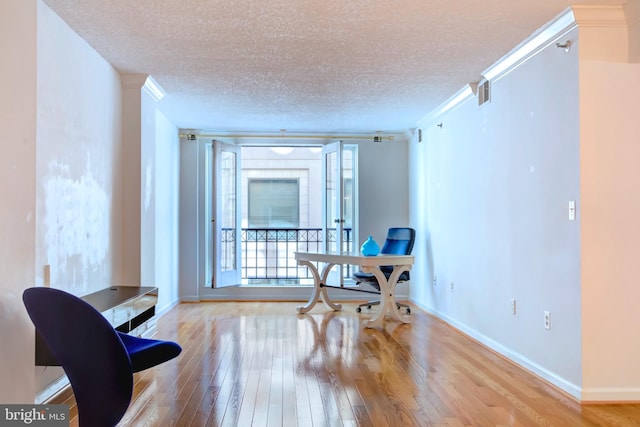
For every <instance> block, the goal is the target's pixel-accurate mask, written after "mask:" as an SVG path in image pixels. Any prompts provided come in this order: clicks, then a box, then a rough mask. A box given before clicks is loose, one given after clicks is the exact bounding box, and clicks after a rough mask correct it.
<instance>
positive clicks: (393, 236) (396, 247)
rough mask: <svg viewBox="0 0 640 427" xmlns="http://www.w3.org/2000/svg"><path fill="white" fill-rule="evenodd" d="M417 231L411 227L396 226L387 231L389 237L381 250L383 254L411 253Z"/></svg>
mask: <svg viewBox="0 0 640 427" xmlns="http://www.w3.org/2000/svg"><path fill="white" fill-rule="evenodd" d="M415 240H416V231H415V230H414V229H413V228H409V227H394V228H390V229H389V230H388V231H387V239H386V240H385V242H384V245H383V246H382V249H381V250H380V252H381V253H383V254H393V255H411V251H412V250H413V244H414V242H415Z"/></svg>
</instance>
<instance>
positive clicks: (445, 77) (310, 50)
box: [44, 0, 635, 133]
mask: <svg viewBox="0 0 640 427" xmlns="http://www.w3.org/2000/svg"><path fill="white" fill-rule="evenodd" d="M633 1H635V0H633ZM44 3H45V4H47V5H48V6H49V7H51V9H52V10H53V11H54V12H56V13H57V14H58V15H59V16H60V17H61V18H62V19H63V20H65V21H66V22H67V23H68V24H69V26H70V27H71V28H72V29H73V30H74V31H76V32H77V33H78V34H79V35H80V36H81V37H83V38H84V39H85V40H86V41H87V42H88V43H89V44H90V45H92V46H93V47H94V48H95V49H96V50H97V51H98V52H99V53H100V54H101V55H102V56H103V57H104V58H106V59H107V60H108V61H109V62H110V63H111V64H112V65H113V66H114V67H115V68H117V69H118V70H119V71H121V72H125V73H144V74H150V75H152V76H153V78H154V79H155V80H156V81H157V82H158V84H159V85H160V86H162V88H163V89H164V90H165V91H166V96H165V98H164V99H163V100H162V101H161V103H160V108H161V110H162V111H164V112H165V114H166V115H167V116H168V117H169V118H170V119H171V120H172V121H173V122H174V123H175V124H176V125H177V126H179V127H181V128H193V129H206V130H216V131H230V132H247V131H253V132H273V131H279V130H281V129H287V131H291V132H320V133H334V132H372V131H384V132H401V131H406V130H407V129H409V128H411V127H415V125H416V123H417V122H418V121H419V120H420V119H421V118H423V117H424V116H426V115H427V114H428V113H429V112H430V111H432V110H433V109H434V108H435V107H437V106H438V105H440V104H441V103H442V102H444V101H445V100H446V99H447V98H449V97H450V96H451V95H452V94H454V93H455V92H456V91H458V90H459V89H460V88H462V87H463V86H464V85H465V84H466V83H468V82H472V81H477V80H478V79H479V76H480V73H481V72H482V71H483V70H484V69H486V68H487V67H489V66H490V65H492V64H493V63H494V62H495V61H496V60H498V59H499V58H500V57H502V56H503V55H504V54H506V53H507V52H508V51H509V50H511V49H512V48H513V47H514V46H516V45H517V44H518V43H520V42H521V41H522V40H524V39H525V38H526V37H527V36H529V35H530V34H531V33H533V32H534V31H536V30H537V29H538V28H539V27H541V26H542V25H544V24H545V23H547V22H548V21H549V20H551V19H552V18H554V17H555V16H557V15H558V14H559V13H561V12H562V11H563V10H564V9H565V8H567V7H569V6H570V5H571V2H569V1H566V0H491V1H486V0H236V1H233V0H208V1H207V0H180V1H175V0H135V1H131V0H110V1H105V0H44ZM576 3H577V4H624V3H626V1H625V0H593V1H591V0H587V1H585V0H582V1H578V2H576Z"/></svg>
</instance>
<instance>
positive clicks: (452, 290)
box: [450, 282, 453, 292]
mask: <svg viewBox="0 0 640 427" xmlns="http://www.w3.org/2000/svg"><path fill="white" fill-rule="evenodd" d="M450 288H451V292H453V282H451V286H450Z"/></svg>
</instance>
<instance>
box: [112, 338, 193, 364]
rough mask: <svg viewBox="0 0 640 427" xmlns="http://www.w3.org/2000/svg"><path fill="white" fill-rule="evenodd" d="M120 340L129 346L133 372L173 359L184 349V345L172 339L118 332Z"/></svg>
mask: <svg viewBox="0 0 640 427" xmlns="http://www.w3.org/2000/svg"><path fill="white" fill-rule="evenodd" d="M118 336H119V337H120V340H121V341H122V343H123V344H124V346H125V347H126V348H127V353H128V354H129V359H130V360H131V369H132V371H133V372H140V371H144V370H145V369H149V368H151V367H153V366H156V365H159V364H161V363H164V362H166V361H167V360H171V359H173V358H174V357H176V356H177V355H179V354H180V352H181V351H182V347H180V346H179V345H178V344H176V343H174V342H172V341H161V340H151V339H147V338H139V337H134V336H131V335H128V334H125V333H123V332H118Z"/></svg>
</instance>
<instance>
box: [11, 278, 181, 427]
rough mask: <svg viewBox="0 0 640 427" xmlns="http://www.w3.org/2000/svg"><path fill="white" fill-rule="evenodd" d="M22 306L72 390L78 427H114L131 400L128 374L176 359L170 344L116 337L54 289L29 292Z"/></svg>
mask: <svg viewBox="0 0 640 427" xmlns="http://www.w3.org/2000/svg"><path fill="white" fill-rule="evenodd" d="M22 300H23V302H24V305H25V307H26V309H27V313H28V315H29V317H30V318H31V321H32V322H33V324H34V325H35V327H36V330H37V331H38V333H39V334H40V335H41V336H42V338H43V340H44V341H45V343H46V344H47V346H48V347H49V349H50V350H51V353H52V355H53V356H54V357H55V359H56V360H57V361H58V362H59V363H60V365H61V366H62V368H63V369H64V372H65V374H67V377H68V378H69V383H70V384H71V388H72V389H73V394H74V397H75V399H76V404H77V408H78V424H79V425H80V427H113V426H115V425H116V424H117V423H118V422H119V421H120V420H121V419H122V417H123V416H124V414H125V412H126V411H127V409H128V407H129V404H130V403H131V397H132V395H133V373H134V372H139V371H142V370H144V369H148V368H150V367H152V366H156V365H158V364H160V363H163V362H166V361H168V360H170V359H173V358H174V357H176V356H178V355H179V354H180V352H181V351H182V348H181V347H180V345H178V344H177V343H175V342H172V341H162V340H154V339H146V338H138V337H134V336H131V335H127V334H125V333H122V332H118V331H116V330H115V329H114V328H113V326H111V324H110V323H109V321H108V320H107V319H106V318H105V317H104V316H103V315H102V314H100V312H99V311H98V310H96V309H95V308H94V307H93V306H91V305H90V304H89V303H87V302H86V301H83V300H82V299H80V298H78V297H76V296H74V295H72V294H69V293H67V292H64V291H62V290H59V289H53V288H44V287H36V288H28V289H26V290H25V291H24V293H23V294H22Z"/></svg>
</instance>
